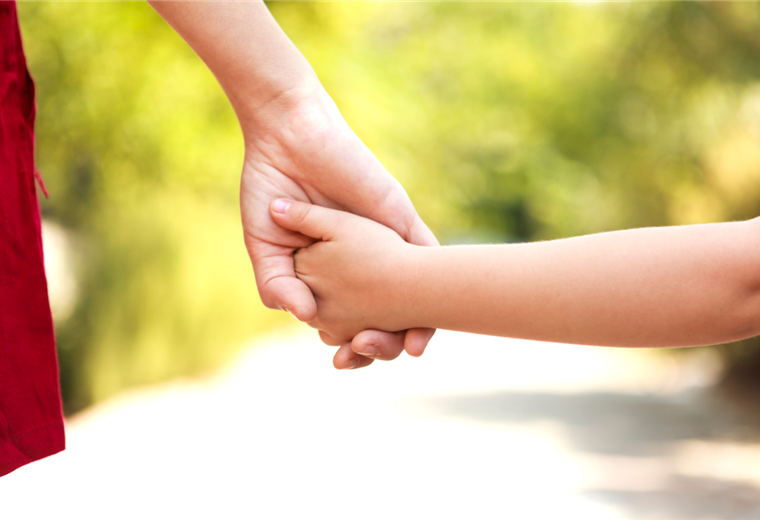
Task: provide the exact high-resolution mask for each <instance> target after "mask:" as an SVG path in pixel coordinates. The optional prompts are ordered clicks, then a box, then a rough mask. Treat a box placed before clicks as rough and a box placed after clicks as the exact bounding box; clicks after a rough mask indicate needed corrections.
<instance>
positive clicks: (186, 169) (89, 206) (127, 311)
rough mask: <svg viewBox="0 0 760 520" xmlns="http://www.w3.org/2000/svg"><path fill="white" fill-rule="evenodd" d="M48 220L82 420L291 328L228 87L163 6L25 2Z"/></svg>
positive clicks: (63, 355)
mask: <svg viewBox="0 0 760 520" xmlns="http://www.w3.org/2000/svg"><path fill="white" fill-rule="evenodd" d="M19 11H20V13H19V14H20V19H21V23H22V29H23V36H24V43H25V49H26V52H27V58H28V62H29V68H30V70H31V71H32V74H33V75H34V77H35V80H36V84H37V94H38V119H37V166H38V168H39V170H40V172H41V173H42V175H43V177H44V179H45V182H46V185H47V187H48V189H49V191H50V199H49V200H43V201H42V208H43V216H44V217H45V218H46V219H48V220H53V221H56V222H58V223H60V224H61V225H62V226H64V227H65V228H66V229H68V230H69V231H70V232H71V234H72V236H73V238H74V244H75V245H76V249H77V253H78V254H77V256H76V260H77V261H78V262H77V263H78V274H79V278H80V284H81V286H80V296H79V299H78V303H77V307H76V309H75V310H74V312H73V314H72V315H71V316H70V317H68V318H67V319H66V320H64V321H59V322H58V323H56V329H57V339H58V347H59V358H60V364H61V383H62V387H63V396H64V402H65V409H66V411H67V412H73V411H76V410H79V409H81V408H83V407H85V406H87V405H89V404H91V403H92V402H95V401H98V400H101V399H104V398H106V397H108V396H110V395H112V394H114V393H116V392H118V391H119V390H122V389H124V388H127V387H130V386H134V385H141V384H148V383H153V382H157V381H161V380H164V379H166V378H169V377H175V376H178V375H186V374H198V373H201V372H205V371H208V370H210V369H213V368H214V367H217V366H219V365H220V364H221V363H223V362H224V361H226V360H228V359H229V358H230V356H231V355H233V354H234V353H235V352H236V351H237V350H238V349H239V347H240V346H241V345H243V344H244V343H245V342H246V341H247V340H249V339H250V338H251V337H252V336H253V335H255V334H257V333H260V332H263V331H266V330H268V329H270V328H271V327H273V326H278V325H280V326H281V325H282V324H283V323H287V322H289V321H291V318H290V317H288V316H287V315H283V313H276V312H274V311H268V310H266V309H265V308H264V307H263V306H262V305H261V303H260V301H259V298H258V294H257V292H256V286H255V283H254V279H253V273H252V270H251V266H250V262H249V261H248V257H247V254H246V251H245V247H244V245H243V240H242V238H243V234H242V228H241V224H240V216H239V209H238V187H239V182H240V178H239V174H240V171H241V167H242V159H243V144H242V137H241V135H240V131H239V128H238V124H237V120H236V118H235V115H234V113H233V111H232V109H231V107H230V106H229V103H228V102H227V100H226V97H225V96H224V93H223V92H222V90H221V88H220V87H219V86H218V84H217V83H216V80H215V79H214V77H213V76H212V75H211V73H210V72H209V71H208V69H207V68H206V67H205V66H204V64H203V63H202V62H201V61H200V60H199V59H198V58H197V56H196V55H195V54H194V53H193V51H192V50H191V49H190V48H189V47H188V46H187V44H185V42H184V41H183V40H182V39H181V38H180V37H179V36H178V35H177V34H176V33H175V32H174V31H173V30H171V28H169V26H168V25H167V24H166V23H165V22H164V21H163V20H162V19H161V17H160V16H158V15H157V14H156V13H155V11H153V9H152V8H151V7H150V6H149V5H148V4H147V3H136V2H107V3H98V2H71V3H69V2H49V3H38V2H21V3H20V4H19Z"/></svg>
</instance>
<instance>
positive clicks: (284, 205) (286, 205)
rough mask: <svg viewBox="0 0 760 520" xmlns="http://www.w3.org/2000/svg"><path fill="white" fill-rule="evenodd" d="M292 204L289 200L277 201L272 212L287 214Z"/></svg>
mask: <svg viewBox="0 0 760 520" xmlns="http://www.w3.org/2000/svg"><path fill="white" fill-rule="evenodd" d="M290 204H291V202H290V201H289V200H288V199H277V200H275V201H274V202H273V203H272V210H274V211H275V212H276V213H287V211H288V209H290Z"/></svg>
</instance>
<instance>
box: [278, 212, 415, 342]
mask: <svg viewBox="0 0 760 520" xmlns="http://www.w3.org/2000/svg"><path fill="white" fill-rule="evenodd" d="M270 213H271V215H272V218H273V219H274V221H275V222H276V223H277V224H279V225H280V226H282V227H284V228H286V229H290V230H292V231H296V232H299V233H301V234H303V235H306V236H308V237H312V238H315V239H317V240H319V241H318V242H315V243H314V244H312V245H310V246H308V247H304V248H301V249H299V250H297V251H296V253H295V255H294V261H295V272H296V275H297V276H298V278H300V279H301V280H303V281H304V282H305V283H306V285H308V286H309V288H310V289H311V291H312V293H313V294H314V297H315V299H316V302H317V316H316V318H315V319H314V320H312V321H310V322H309V325H310V326H312V327H314V328H316V329H319V330H320V334H321V335H322V338H323V340H325V342H326V343H328V344H332V345H336V346H337V345H342V344H344V343H346V342H350V341H351V339H352V338H353V337H354V336H355V335H356V334H358V333H359V332H361V331H364V330H368V329H376V330H383V331H398V330H404V329H408V328H409V327H410V326H412V325H414V324H410V323H406V319H408V318H407V316H408V314H409V313H408V312H406V309H405V306H406V305H408V302H409V300H410V298H409V296H410V295H411V292H412V291H414V287H413V286H414V284H413V283H412V281H413V280H414V277H413V276H412V274H413V271H414V267H413V266H414V262H413V258H414V251H415V248H416V246H413V245H410V244H408V243H407V242H405V241H404V240H403V239H402V238H401V237H400V236H399V235H398V234H397V233H396V232H395V231H393V230H391V229H390V228H387V227H385V226H383V225H382V224H378V223H377V222H375V221H372V220H369V219H366V218H363V217H359V216H356V215H353V214H351V213H346V212H343V211H337V210H333V209H328V208H324V207H321V206H314V205H311V204H306V203H303V202H296V201H290V200H285V199H277V200H275V201H273V202H272V204H271V205H270Z"/></svg>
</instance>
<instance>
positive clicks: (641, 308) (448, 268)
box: [270, 200, 760, 347]
mask: <svg viewBox="0 0 760 520" xmlns="http://www.w3.org/2000/svg"><path fill="white" fill-rule="evenodd" d="M270 209H271V212H272V216H273V218H274V220H275V221H276V222H277V223H278V224H279V225H281V226H283V227H285V228H287V229H290V230H295V231H298V232H300V233H302V234H305V235H307V236H310V237H312V238H314V239H319V240H320V241H319V242H316V243H314V244H312V245H310V246H308V247H306V248H303V249H300V250H299V251H298V252H297V254H296V255H295V261H296V273H297V274H298V277H299V278H300V279H301V280H303V281H304V282H305V283H306V284H307V285H308V286H309V287H310V288H311V290H312V292H313V294H314V295H315V296H316V301H317V307H318V309H317V315H316V318H315V319H314V320H312V322H311V325H312V326H315V327H317V328H319V329H320V330H325V331H327V332H328V333H330V334H331V335H332V336H333V337H335V338H341V339H342V338H350V337H352V336H353V335H354V334H356V331H358V330H363V329H366V328H379V329H383V330H403V329H406V328H409V327H436V328H443V329H450V330H459V331H465V332H474V333H479V334H489V335H495V336H507V337H515V338H525V339H534V340H543V341H555V342H563V343H578V344H586V345H603V346H618V347H686V346H697V345H711V344H717V343H725V342H729V341H734V340H738V339H743V338H747V337H751V336H754V335H757V334H758V333H760V269H758V266H760V219H754V220H750V221H745V222H731V223H723V224H707V225H696V226H681V227H663V228H645V229H634V230H627V231H617V232H610V233H601V234H597V235H588V236H583V237H577V238H570V239H564V240H555V241H549V242H536V243H529V244H505V245H483V246H448V247H440V248H421V247H417V246H414V245H412V244H409V243H407V242H405V241H404V240H402V239H401V237H400V236H399V235H398V234H397V233H395V232H394V231H393V230H391V229H389V228H387V227H385V226H382V225H380V224H378V223H376V222H373V221H370V220H368V219H364V218H360V217H357V216H355V215H350V214H347V213H343V212H339V211H334V210H329V209H325V208H320V207H317V206H312V205H309V204H303V203H299V202H290V201H282V200H276V201H273V203H272V205H271V208H270Z"/></svg>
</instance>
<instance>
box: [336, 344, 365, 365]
mask: <svg viewBox="0 0 760 520" xmlns="http://www.w3.org/2000/svg"><path fill="white" fill-rule="evenodd" d="M373 361H374V359H370V358H368V357H364V356H361V355H359V354H357V353H356V352H354V351H353V350H351V343H344V344H343V345H341V346H340V348H339V349H338V351H337V352H336V353H335V357H333V366H334V367H335V368H337V369H338V370H351V369H354V368H362V367H366V366H367V365H371V364H372V362H373Z"/></svg>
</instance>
